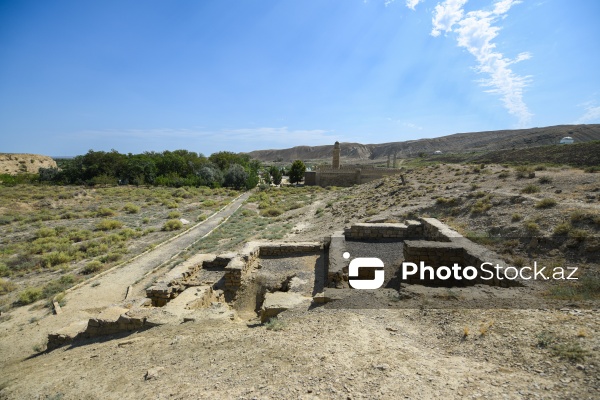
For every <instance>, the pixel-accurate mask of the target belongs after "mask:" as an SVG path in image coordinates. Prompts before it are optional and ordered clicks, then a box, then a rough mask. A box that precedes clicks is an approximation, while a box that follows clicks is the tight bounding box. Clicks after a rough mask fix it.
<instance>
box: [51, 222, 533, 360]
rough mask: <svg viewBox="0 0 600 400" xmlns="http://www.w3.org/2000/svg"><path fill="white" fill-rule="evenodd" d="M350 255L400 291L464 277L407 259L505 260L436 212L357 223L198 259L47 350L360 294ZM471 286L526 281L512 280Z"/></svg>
mask: <svg viewBox="0 0 600 400" xmlns="http://www.w3.org/2000/svg"><path fill="white" fill-rule="evenodd" d="M344 253H350V255H351V256H352V258H355V257H380V258H381V259H382V260H383V261H384V263H385V268H384V269H385V275H386V280H385V282H384V288H385V289H386V290H390V291H393V292H395V293H399V292H401V291H402V288H404V287H406V285H414V284H419V285H432V286H446V287H451V286H453V285H456V284H458V283H459V282H452V281H449V282H448V281H443V282H436V281H435V280H434V281H426V282H423V281H419V280H418V279H410V280H409V281H407V282H403V281H401V279H399V276H398V275H399V274H398V270H399V267H400V266H401V263H402V261H410V262H415V263H417V264H418V262H419V261H424V262H426V263H427V265H429V266H431V267H433V268H439V267H440V266H442V265H446V266H448V265H452V264H453V263H455V262H456V263H458V264H459V265H461V266H466V265H472V266H477V265H481V263H483V262H484V261H485V262H491V263H493V264H499V265H505V263H504V261H502V260H501V259H500V258H499V257H498V255H497V254H495V253H494V252H492V251H490V250H488V249H486V248H485V247H483V246H480V245H478V244H475V243H473V242H471V241H470V240H468V239H466V238H464V237H463V236H461V235H460V234H459V233H458V232H456V231H454V230H452V229H450V228H449V227H448V226H446V225H445V224H443V223H442V222H440V221H438V220H437V219H434V218H421V219H420V220H418V221H417V220H409V221H406V222H405V223H357V224H354V225H352V226H350V227H348V228H346V229H344V230H343V231H338V232H335V233H333V234H332V235H331V236H329V237H326V238H324V239H323V240H322V241H320V242H298V243H289V242H281V243H263V242H249V243H247V244H246V245H245V246H244V248H243V249H242V250H241V251H240V252H239V253H226V254H221V255H215V254H198V255H196V256H194V257H191V258H190V259H188V260H186V261H185V262H183V263H181V264H179V265H178V266H176V267H175V268H173V269H172V270H170V271H169V272H167V273H166V274H165V275H163V276H162V277H161V278H160V279H158V280H157V281H156V282H155V283H154V284H153V285H152V286H150V287H148V288H147V289H146V297H145V298H142V299H128V300H125V301H124V302H123V303H121V304H119V305H115V306H113V307H110V308H107V309H106V310H104V311H103V312H102V313H100V314H99V315H98V316H97V317H96V318H91V319H89V320H88V321H80V322H77V323H74V324H71V325H69V326H68V327H65V328H63V329H61V330H60V331H58V332H55V333H52V334H50V335H49V336H48V350H52V349H55V348H57V347H60V346H63V345H66V344H69V343H72V342H73V341H76V340H79V339H86V338H93V337H96V336H102V335H111V334H116V333H122V332H133V331H139V330H143V329H148V328H151V327H154V326H158V325H163V324H173V323H175V324H177V323H182V322H186V321H194V320H203V319H207V318H209V319H210V318H217V319H219V318H220V319H226V320H236V319H237V320H239V319H242V320H252V319H255V318H257V317H260V320H261V322H265V321H267V320H269V319H270V318H272V317H275V316H277V315H278V314H279V313H281V312H282V311H285V310H287V309H291V308H297V307H302V308H304V309H308V308H309V307H312V306H316V305H319V304H322V303H327V302H331V301H334V302H335V300H336V298H339V297H340V296H343V295H344V294H348V293H357V292H358V291H356V290H354V289H351V288H350V286H349V285H348V279H349V278H348V264H349V260H347V259H345V258H344V257H343V254H344ZM367 270H368V269H367ZM502 273H503V270H502V268H501V269H500V274H502ZM461 283H463V282H461ZM468 284H470V285H476V284H486V285H491V286H497V287H508V286H523V285H524V283H523V282H522V281H519V280H506V279H500V280H499V279H494V280H489V281H470V282H468Z"/></svg>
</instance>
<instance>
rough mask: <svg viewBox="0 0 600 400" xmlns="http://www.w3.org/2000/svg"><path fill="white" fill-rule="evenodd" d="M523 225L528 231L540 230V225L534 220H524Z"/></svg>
mask: <svg viewBox="0 0 600 400" xmlns="http://www.w3.org/2000/svg"><path fill="white" fill-rule="evenodd" d="M523 226H524V227H525V230H526V231H527V232H529V233H536V232H538V231H539V230H540V227H539V225H538V224H536V223H535V222H534V221H526V222H525V223H524V224H523Z"/></svg>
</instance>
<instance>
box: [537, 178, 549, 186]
mask: <svg viewBox="0 0 600 400" xmlns="http://www.w3.org/2000/svg"><path fill="white" fill-rule="evenodd" d="M538 182H539V183H540V184H542V185H545V184H548V183H552V179H551V178H550V177H549V176H542V177H541V178H540V179H539V180H538Z"/></svg>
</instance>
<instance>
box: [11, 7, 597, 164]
mask: <svg viewBox="0 0 600 400" xmlns="http://www.w3.org/2000/svg"><path fill="white" fill-rule="evenodd" d="M599 17H600V2H599V1H596V0H589V1H588V0H523V1H514V0H496V1H490V0H469V1H467V0H445V1H439V0H438V1H436V0H420V1H419V0H394V1H390V0H256V1H250V0H229V1H224V0H201V1H196V0H173V1H164V0H160V1H157V0H144V1H141V0H139V1H132V0H103V1H76V0H74V1H62V0H56V1H41V0H36V1H28V0H19V1H16V0H15V1H8V0H4V1H0V152H27V153H40V154H47V155H54V156H57V155H76V154H83V153H85V152H87V150H89V149H94V150H110V149H113V148H114V149H116V150H118V151H120V152H123V153H127V152H132V153H137V152H143V151H147V150H155V151H162V150H174V149H180V148H184V149H187V150H191V151H197V152H200V153H204V154H206V155H208V154H210V153H212V152H215V151H220V150H230V151H236V152H240V151H251V150H258V149H269V148H285V147H291V146H295V145H320V144H331V143H333V142H334V141H335V140H340V141H357V142H361V143H382V142H391V141H403V140H412V139H418V138H424V137H437V136H443V135H447V134H452V133H458V132H471V131H485V130H496V129H513V128H529V127H536V126H549V125H558V124H573V123H600V79H599V76H600V74H599V73H598V71H600V52H599V51H598V50H599V41H598V38H600V24H599V23H598V20H599Z"/></svg>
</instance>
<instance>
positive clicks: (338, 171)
mask: <svg viewBox="0 0 600 400" xmlns="http://www.w3.org/2000/svg"><path fill="white" fill-rule="evenodd" d="M340 153H341V149H340V143H339V142H335V145H334V146H333V154H332V162H331V165H319V166H317V167H316V168H315V170H314V171H306V172H305V173H304V184H305V185H306V186H322V187H327V186H352V185H360V184H362V183H366V182H370V181H373V180H375V179H380V178H383V177H384V176H389V175H395V174H399V173H400V172H401V170H400V169H396V168H375V167H374V166H372V165H362V166H352V165H341V162H340ZM394 158H396V157H395V155H394ZM394 163H395V162H394Z"/></svg>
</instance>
